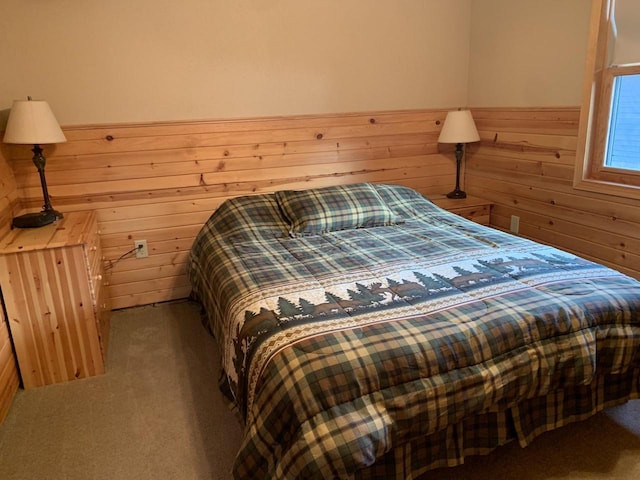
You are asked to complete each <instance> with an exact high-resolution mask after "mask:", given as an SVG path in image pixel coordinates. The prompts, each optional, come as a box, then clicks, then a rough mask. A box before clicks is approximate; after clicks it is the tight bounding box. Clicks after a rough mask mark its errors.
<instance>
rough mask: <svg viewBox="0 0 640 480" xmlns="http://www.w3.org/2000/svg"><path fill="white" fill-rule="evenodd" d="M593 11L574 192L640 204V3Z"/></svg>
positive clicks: (604, 4) (603, 1)
mask: <svg viewBox="0 0 640 480" xmlns="http://www.w3.org/2000/svg"><path fill="white" fill-rule="evenodd" d="M592 5H593V7H592V18H591V35H590V39H589V42H590V44H589V50H588V53H587V70H586V71H587V73H586V75H587V78H586V79H585V92H584V101H583V105H582V110H581V116H580V133H579V137H578V149H577V158H578V159H581V160H582V161H579V162H578V163H577V166H576V175H575V179H574V186H575V187H576V188H582V189H586V190H591V191H598V192H603V193H609V194H613V195H620V196H625V197H631V198H640V33H638V29H637V27H636V28H632V25H637V24H636V21H640V2H637V0H592Z"/></svg>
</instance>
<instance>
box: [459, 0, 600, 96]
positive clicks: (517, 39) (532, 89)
mask: <svg viewBox="0 0 640 480" xmlns="http://www.w3.org/2000/svg"><path fill="white" fill-rule="evenodd" d="M590 11H591V1H590V0H473V2H472V4H471V18H472V21H471V35H470V41H471V48H470V52H471V54H470V60H469V89H468V102H469V105H470V106H476V107H502V106H504V107H532V106H534V107H544V106H578V105H580V104H581V103H582V98H581V95H582V82H583V78H584V62H585V57H586V53H587V37H588V34H589V14H590Z"/></svg>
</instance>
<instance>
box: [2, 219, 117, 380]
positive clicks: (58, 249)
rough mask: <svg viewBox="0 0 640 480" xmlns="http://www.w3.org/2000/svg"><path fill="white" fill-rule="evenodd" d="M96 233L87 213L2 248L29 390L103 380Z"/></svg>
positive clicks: (24, 233)
mask: <svg viewBox="0 0 640 480" xmlns="http://www.w3.org/2000/svg"><path fill="white" fill-rule="evenodd" d="M97 231H98V223H97V216H96V214H95V212H92V211H86V212H80V213H70V214H67V215H65V218H63V219H62V220H59V221H58V222H56V223H53V224H51V225H47V226H45V227H41V228H37V229H15V230H12V231H11V232H10V233H9V235H7V236H5V237H4V238H3V239H2V241H1V242H0V284H1V285H2V288H3V292H4V298H5V305H6V309H7V315H8V320H9V328H10V330H11V334H12V336H13V341H14V345H15V350H16V354H17V358H18V364H19V366H20V372H21V374H22V381H23V383H24V386H25V388H30V387H36V386H42V385H48V384H52V383H58V382H63V381H69V380H73V379H76V378H84V377H88V376H92V375H98V374H101V373H103V372H104V359H105V352H106V349H105V348H104V345H103V341H102V337H106V335H107V334H108V332H107V331H106V329H108V313H109V312H108V310H107V303H108V301H107V300H106V299H105V298H103V296H102V294H101V291H102V290H103V288H102V279H103V275H102V265H101V262H100V261H98V260H96V257H98V256H100V255H101V252H100V246H99V242H98V240H97V238H98V234H97ZM100 302H102V304H101V303H100ZM103 311H106V313H105V315H106V316H105V317H102V312H103Z"/></svg>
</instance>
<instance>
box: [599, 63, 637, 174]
mask: <svg viewBox="0 0 640 480" xmlns="http://www.w3.org/2000/svg"><path fill="white" fill-rule="evenodd" d="M609 117H610V118H609V129H608V130H609V135H608V136H607V142H606V146H605V158H604V166H605V167H611V168H620V169H623V170H635V171H640V74H635V75H634V74H631V75H619V76H616V77H614V78H613V89H612V92H611V113H610V115H609Z"/></svg>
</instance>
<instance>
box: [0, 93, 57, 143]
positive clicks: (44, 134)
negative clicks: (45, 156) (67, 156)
mask: <svg viewBox="0 0 640 480" xmlns="http://www.w3.org/2000/svg"><path fill="white" fill-rule="evenodd" d="M66 141H67V139H66V138H65V136H64V133H62V130H61V129H60V125H58V121H57V120H56V117H55V116H54V115H53V112H52V111H51V108H50V107H49V104H48V103H47V102H45V101H44V100H14V102H13V106H12V107H11V113H9V121H8V122H7V129H6V130H5V133H4V142H5V143H19V144H33V145H35V144H41V143H62V142H66Z"/></svg>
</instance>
